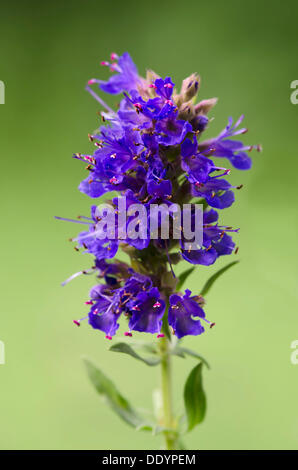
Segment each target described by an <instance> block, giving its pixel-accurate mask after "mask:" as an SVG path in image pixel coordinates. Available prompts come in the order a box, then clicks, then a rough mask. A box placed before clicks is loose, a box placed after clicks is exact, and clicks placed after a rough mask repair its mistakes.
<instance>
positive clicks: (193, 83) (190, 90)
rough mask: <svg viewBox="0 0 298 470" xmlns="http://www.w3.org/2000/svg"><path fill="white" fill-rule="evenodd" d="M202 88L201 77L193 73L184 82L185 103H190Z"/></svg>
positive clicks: (183, 97) (182, 91)
mask: <svg viewBox="0 0 298 470" xmlns="http://www.w3.org/2000/svg"><path fill="white" fill-rule="evenodd" d="M199 88H200V77H199V76H198V75H197V74H196V73H193V74H192V75H190V77H187V78H186V79H185V80H183V82H182V87H181V95H182V100H183V101H184V102H187V101H190V100H191V99H192V98H194V97H195V96H196V95H197V93H198V91H199Z"/></svg>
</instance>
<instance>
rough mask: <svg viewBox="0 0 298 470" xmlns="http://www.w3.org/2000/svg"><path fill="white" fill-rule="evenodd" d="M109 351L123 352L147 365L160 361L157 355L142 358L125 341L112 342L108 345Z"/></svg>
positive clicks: (154, 364) (155, 364)
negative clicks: (111, 344)
mask: <svg viewBox="0 0 298 470" xmlns="http://www.w3.org/2000/svg"><path fill="white" fill-rule="evenodd" d="M110 351H114V352H120V353H124V354H128V355H129V356H132V357H134V358H135V359H138V361H142V362H144V363H145V364H147V366H157V365H158V364H159V363H160V359H159V358H157V357H149V358H144V357H142V356H140V355H139V354H138V353H136V352H135V350H134V349H133V348H132V347H131V346H130V345H129V344H127V343H117V344H113V346H111V347H110Z"/></svg>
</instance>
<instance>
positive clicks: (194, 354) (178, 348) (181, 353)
mask: <svg viewBox="0 0 298 470" xmlns="http://www.w3.org/2000/svg"><path fill="white" fill-rule="evenodd" d="M171 354H174V355H175V356H179V357H183V358H184V357H185V354H187V355H188V356H192V357H195V358H196V359H198V360H199V361H202V362H203V364H205V366H206V367H207V368H208V369H210V365H209V363H208V362H207V361H206V359H205V358H204V357H203V356H201V355H200V354H198V353H197V352H196V351H193V350H192V349H188V348H183V347H181V346H176V347H175V348H174V349H173V351H172V352H171Z"/></svg>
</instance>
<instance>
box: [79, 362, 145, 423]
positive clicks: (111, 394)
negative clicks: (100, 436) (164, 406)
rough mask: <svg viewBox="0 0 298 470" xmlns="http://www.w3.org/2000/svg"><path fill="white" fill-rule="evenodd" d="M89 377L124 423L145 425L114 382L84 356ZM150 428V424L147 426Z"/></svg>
mask: <svg viewBox="0 0 298 470" xmlns="http://www.w3.org/2000/svg"><path fill="white" fill-rule="evenodd" d="M84 363H85V366H86V368H87V373H88V376H89V379H90V380H91V382H92V384H93V385H94V387H95V389H96V391H97V392H98V393H99V395H102V396H103V397H105V398H106V400H107V403H108V405H109V406H110V407H111V408H112V410H113V411H115V413H116V414H117V415H118V416H120V418H122V419H123V420H124V421H125V422H126V423H128V424H129V425H130V426H133V427H134V428H142V427H144V426H146V423H144V419H143V418H142V417H141V416H140V415H139V414H138V413H137V412H136V410H134V408H132V406H131V405H130V403H129V402H128V401H127V400H126V398H124V397H123V396H122V395H121V394H120V392H118V390H117V388H116V387H115V385H114V383H113V382H112V381H111V380H110V379H109V378H108V377H107V376H106V375H104V374H103V372H101V370H99V369H98V368H97V367H95V366H94V365H93V364H92V362H90V361H89V359H86V358H84ZM149 428H150V429H152V427H151V426H149Z"/></svg>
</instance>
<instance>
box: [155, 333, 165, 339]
mask: <svg viewBox="0 0 298 470" xmlns="http://www.w3.org/2000/svg"><path fill="white" fill-rule="evenodd" d="M164 337H165V335H164V334H163V333H158V335H157V338H164Z"/></svg>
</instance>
